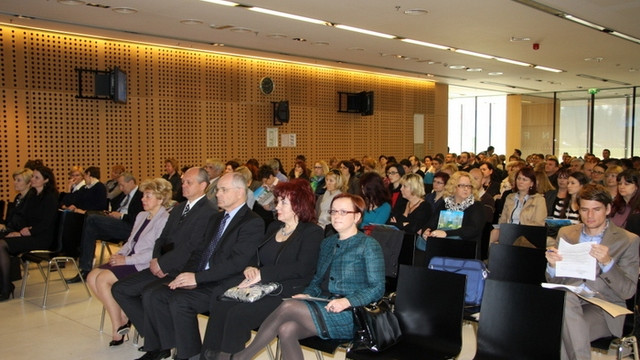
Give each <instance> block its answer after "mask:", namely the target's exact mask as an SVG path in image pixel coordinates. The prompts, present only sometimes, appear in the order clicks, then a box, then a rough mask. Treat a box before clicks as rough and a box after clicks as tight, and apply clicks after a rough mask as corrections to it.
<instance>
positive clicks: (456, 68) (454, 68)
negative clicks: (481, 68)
mask: <svg viewBox="0 0 640 360" xmlns="http://www.w3.org/2000/svg"><path fill="white" fill-rule="evenodd" d="M447 67H448V68H449V69H451V70H462V69H466V68H467V67H466V66H464V65H449V66H447Z"/></svg>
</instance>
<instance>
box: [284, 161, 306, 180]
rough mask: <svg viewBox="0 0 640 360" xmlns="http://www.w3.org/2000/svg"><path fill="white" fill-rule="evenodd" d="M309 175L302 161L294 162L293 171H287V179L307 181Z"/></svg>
mask: <svg viewBox="0 0 640 360" xmlns="http://www.w3.org/2000/svg"><path fill="white" fill-rule="evenodd" d="M309 173H310V171H309V169H307V164H306V163H305V162H304V161H302V160H296V162H295V164H294V165H293V169H291V171H289V179H305V180H307V181H309Z"/></svg>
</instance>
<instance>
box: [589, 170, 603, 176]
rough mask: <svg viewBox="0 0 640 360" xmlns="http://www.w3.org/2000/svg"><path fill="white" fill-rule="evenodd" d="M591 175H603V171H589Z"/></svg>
mask: <svg viewBox="0 0 640 360" xmlns="http://www.w3.org/2000/svg"><path fill="white" fill-rule="evenodd" d="M591 173H592V174H598V175H604V171H595V170H591Z"/></svg>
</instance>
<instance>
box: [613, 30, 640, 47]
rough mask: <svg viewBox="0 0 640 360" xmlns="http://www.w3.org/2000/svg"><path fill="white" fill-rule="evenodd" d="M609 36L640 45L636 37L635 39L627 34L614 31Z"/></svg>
mask: <svg viewBox="0 0 640 360" xmlns="http://www.w3.org/2000/svg"><path fill="white" fill-rule="evenodd" d="M609 34H611V35H614V36H617V37H619V38H622V39H625V40H629V41H631V42H634V43H636V44H640V39H638V38H636V37H633V36H629V35H627V34H623V33H621V32H618V31H612V32H610V33H609Z"/></svg>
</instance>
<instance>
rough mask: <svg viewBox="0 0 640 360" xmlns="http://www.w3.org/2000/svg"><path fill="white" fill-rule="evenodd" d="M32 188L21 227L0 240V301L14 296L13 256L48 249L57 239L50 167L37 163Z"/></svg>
mask: <svg viewBox="0 0 640 360" xmlns="http://www.w3.org/2000/svg"><path fill="white" fill-rule="evenodd" d="M31 188H32V189H31V190H29V191H30V192H31V194H30V195H28V196H27V199H26V203H25V204H24V208H23V210H22V211H21V213H22V216H23V217H24V220H23V222H20V226H22V227H21V228H20V229H15V230H14V231H12V232H10V233H7V234H6V235H5V236H4V239H2V240H0V281H1V283H0V301H5V300H8V299H9V297H10V296H13V290H14V288H15V287H14V285H13V283H12V282H11V281H10V271H9V270H10V258H9V255H16V254H20V253H23V252H27V251H31V250H48V249H49V248H50V247H51V242H52V241H53V239H54V235H55V228H56V219H57V218H58V214H57V208H58V190H57V188H56V180H55V176H54V175H53V172H52V171H51V169H49V168H47V167H45V166H41V165H40V166H36V167H35V169H34V170H33V176H32V177H31Z"/></svg>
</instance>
